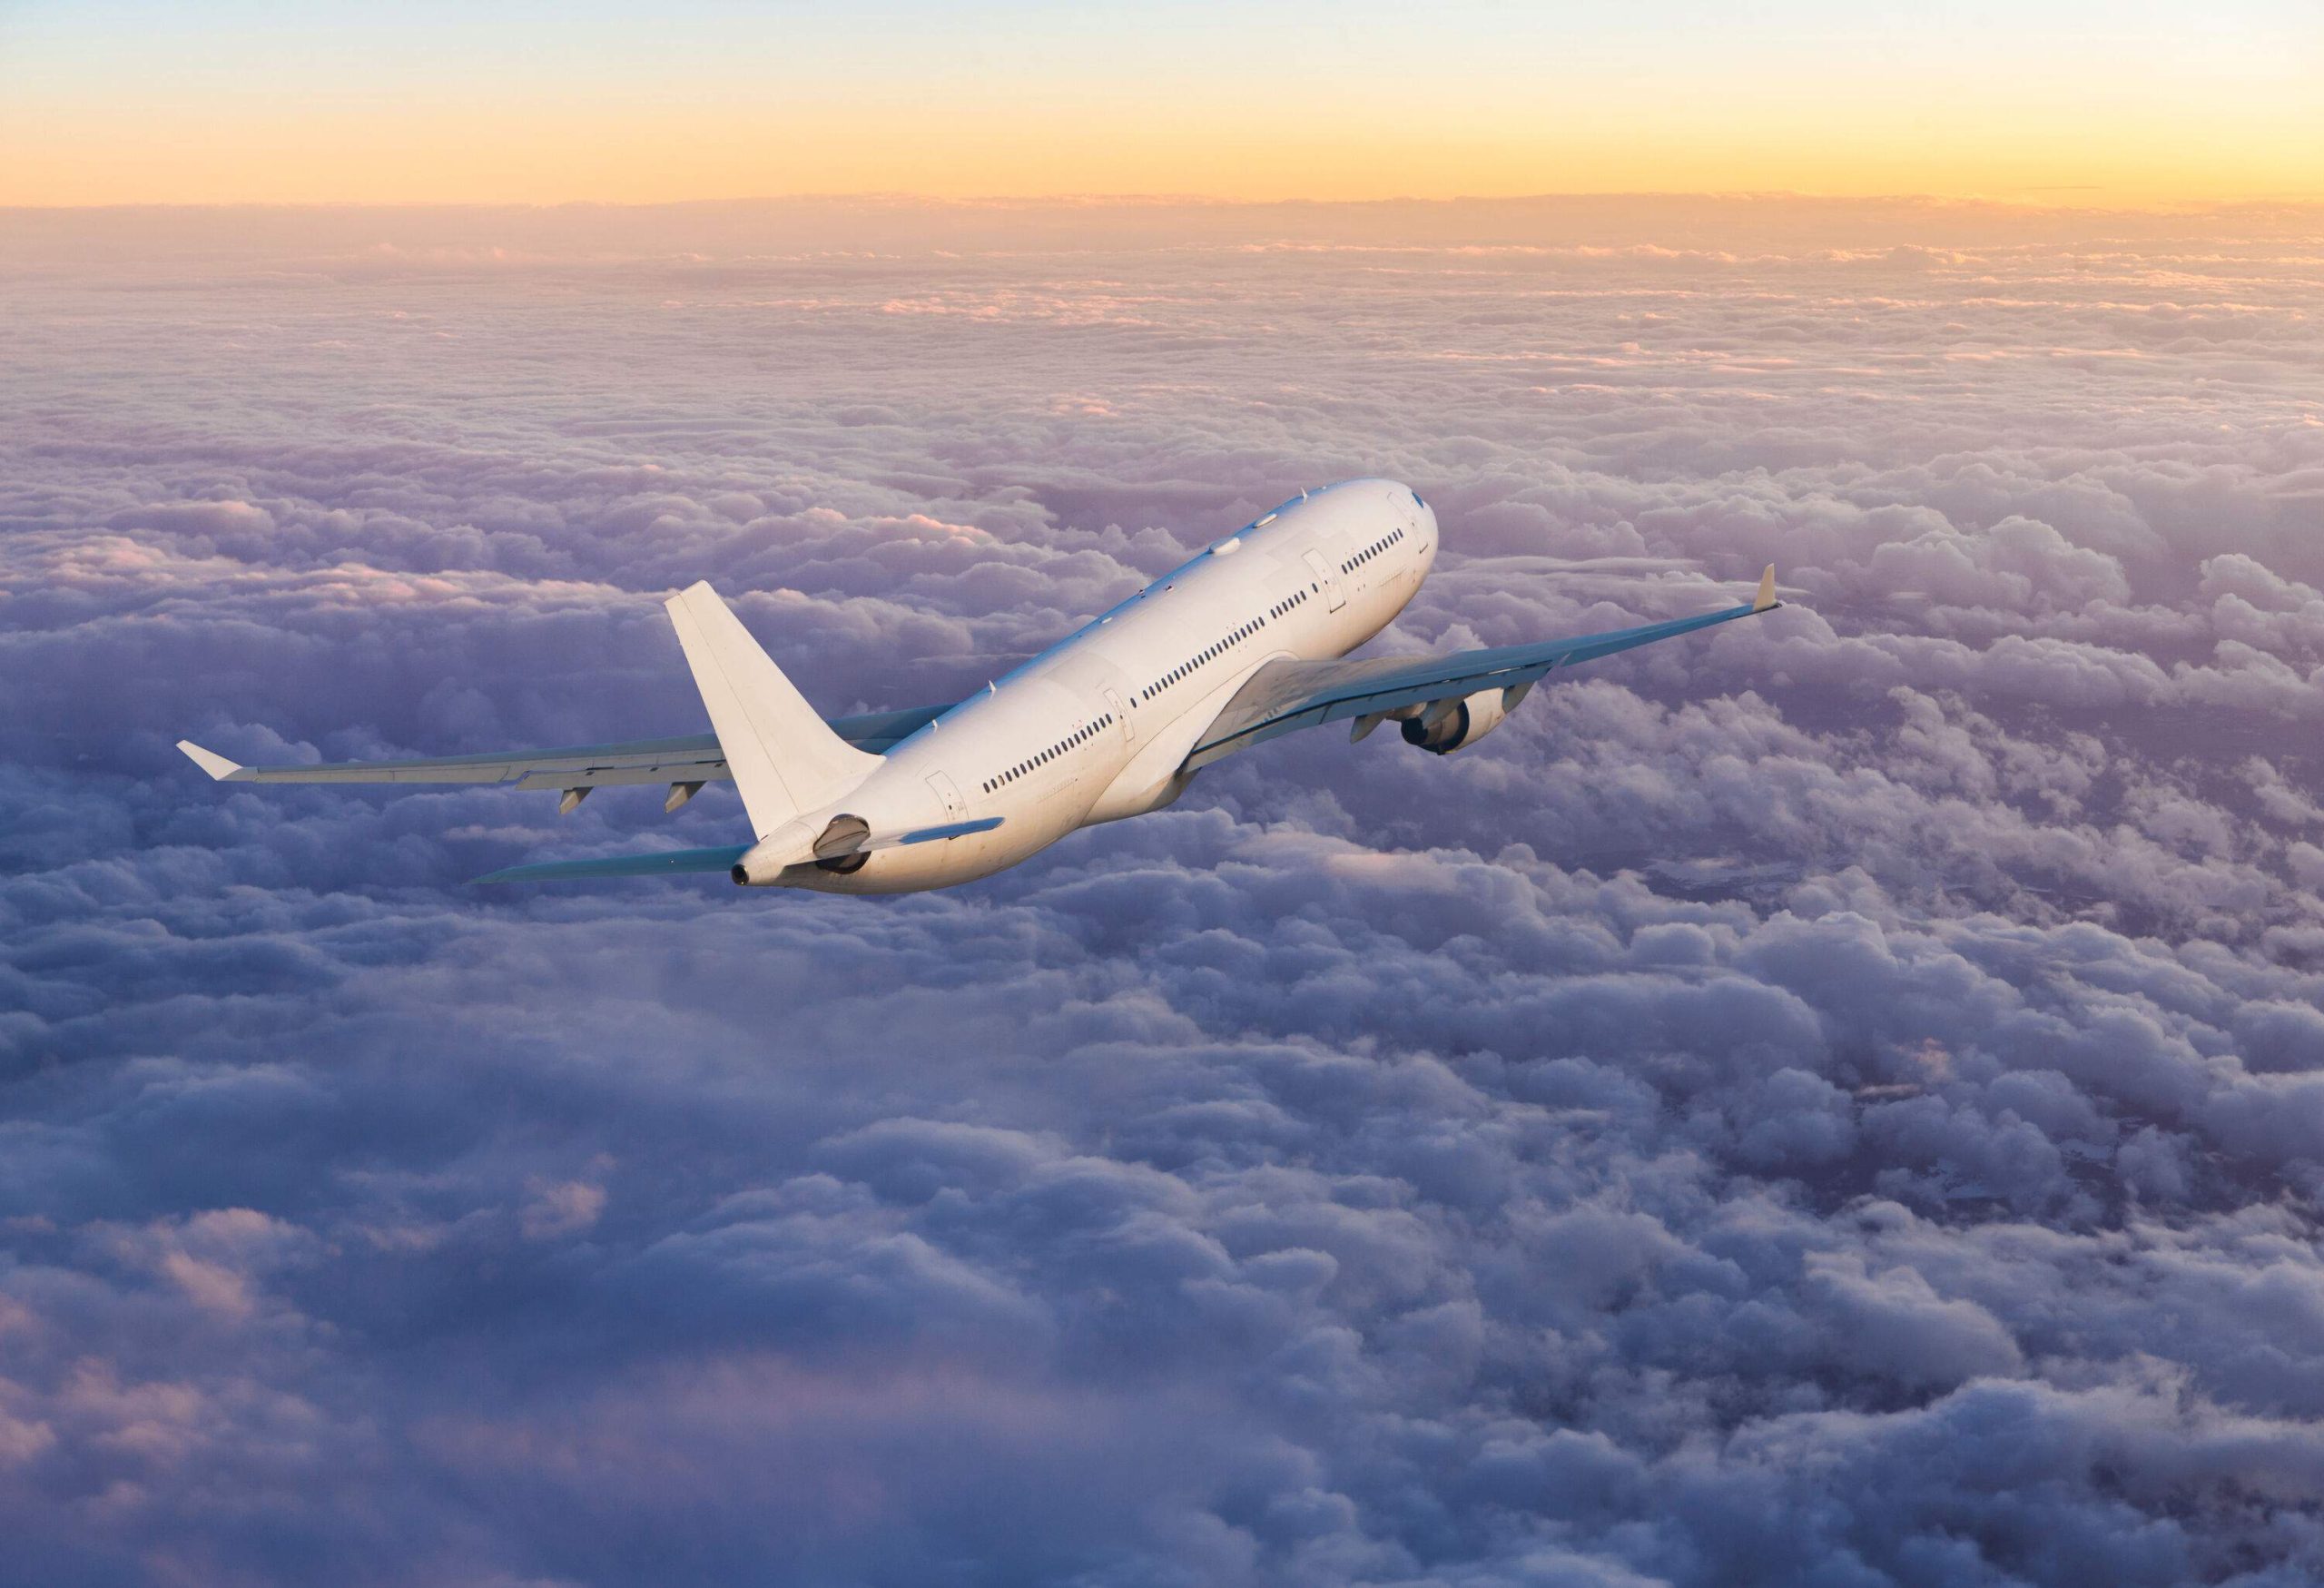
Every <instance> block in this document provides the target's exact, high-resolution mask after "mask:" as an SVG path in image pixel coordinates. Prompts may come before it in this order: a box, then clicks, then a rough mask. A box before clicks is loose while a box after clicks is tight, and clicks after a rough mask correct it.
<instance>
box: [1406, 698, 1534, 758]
mask: <svg viewBox="0 0 2324 1588" xmlns="http://www.w3.org/2000/svg"><path fill="white" fill-rule="evenodd" d="M1511 695H1518V696H1519V697H1520V698H1522V695H1523V691H1521V690H1512V689H1485V690H1480V691H1479V692H1478V693H1476V694H1474V695H1469V696H1468V697H1467V698H1465V699H1462V700H1456V701H1453V702H1452V704H1451V705H1449V706H1447V705H1445V704H1444V703H1443V702H1441V701H1440V702H1438V703H1437V704H1436V705H1432V706H1431V707H1430V708H1429V709H1428V710H1427V711H1424V712H1423V713H1421V714H1420V715H1418V716H1414V717H1407V718H1405V719H1404V722H1403V735H1404V743H1405V744H1407V745H1419V746H1420V747H1421V748H1422V749H1423V750H1425V751H1427V752H1428V753H1429V754H1430V755H1451V754H1452V752H1453V751H1455V750H1465V749H1467V748H1468V747H1469V746H1470V745H1473V744H1475V743H1476V742H1477V741H1478V740H1479V739H1482V738H1483V737H1484V736H1485V735H1487V734H1490V733H1492V731H1493V729H1495V728H1497V727H1499V726H1501V725H1502V723H1503V722H1505V721H1506V720H1508V717H1509V708H1510V706H1511V705H1514V704H1515V702H1513V701H1512V700H1511V699H1510V696H1511Z"/></svg>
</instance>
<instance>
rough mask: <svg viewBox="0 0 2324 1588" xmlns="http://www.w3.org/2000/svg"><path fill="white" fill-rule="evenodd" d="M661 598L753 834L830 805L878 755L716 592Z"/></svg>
mask: <svg viewBox="0 0 2324 1588" xmlns="http://www.w3.org/2000/svg"><path fill="white" fill-rule="evenodd" d="M667 605H668V607H669V609H670V623H671V626H673V627H675V629H676V630H677V631H678V644H679V645H680V646H684V649H685V653H686V666H688V667H690V668H692V669H693V671H694V687H695V688H696V689H699V690H700V691H702V704H703V705H705V706H707V707H708V708H709V709H710V725H711V727H712V728H713V729H714V730H716V732H717V735H718V747H719V748H720V750H722V751H724V753H725V756H726V765H727V768H728V770H730V771H732V772H733V773H734V786H735V787H736V788H738V789H740V790H741V791H742V794H743V809H745V810H747V811H748V812H750V814H751V826H752V829H753V831H754V832H756V833H757V834H758V835H759V836H760V837H762V838H763V837H765V836H766V835H767V834H768V833H772V832H773V831H774V830H775V829H776V828H777V827H780V826H782V825H783V824H784V823H785V822H788V821H790V820H791V819H792V818H793V816H796V815H798V814H801V813H802V812H804V811H812V810H817V809H819V808H821V807H822V806H824V805H827V804H831V803H832V801H833V800H835V799H838V798H839V797H840V796H841V795H842V794H846V793H847V792H848V790H850V789H852V788H853V787H854V786H855V785H856V784H859V783H862V781H863V780H864V778H865V777H867V776H869V775H870V774H871V773H872V768H874V767H876V766H878V765H879V764H880V757H878V756H877V755H865V754H864V753H863V752H862V751H861V750H858V749H857V748H855V746H854V745H850V744H848V743H847V742H846V741H845V740H843V739H842V738H841V737H840V736H839V735H837V734H834V733H832V730H831V726H830V725H829V724H827V723H825V722H824V721H823V719H822V716H821V715H819V714H818V713H817V712H816V710H815V708H814V707H813V706H812V705H808V704H807V702H806V699H805V697H804V696H803V695H801V694H800V693H799V691H798V690H797V689H795V688H793V686H792V683H791V680H790V679H788V678H785V677H784V676H783V670H782V669H781V668H779V667H777V666H775V665H774V663H773V660H772V659H771V658H770V657H769V656H767V654H766V652H764V651H763V650H761V649H760V648H759V642H758V641H756V640H754V639H753V638H752V637H751V632H750V630H748V629H746V628H744V627H743V623H742V619H740V618H738V617H736V616H734V612H733V611H732V610H731V609H730V608H729V607H727V605H726V603H725V602H724V601H722V600H720V599H719V598H718V592H717V591H715V590H714V589H712V588H711V587H709V586H708V585H707V584H697V585H694V586H692V587H688V588H686V589H684V590H681V591H680V592H679V593H678V594H676V595H675V596H673V597H670V599H669V601H668V603H667Z"/></svg>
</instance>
